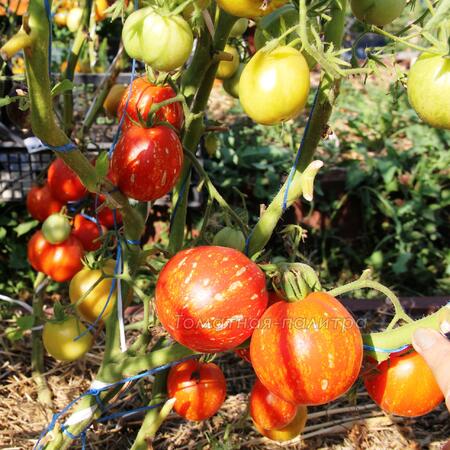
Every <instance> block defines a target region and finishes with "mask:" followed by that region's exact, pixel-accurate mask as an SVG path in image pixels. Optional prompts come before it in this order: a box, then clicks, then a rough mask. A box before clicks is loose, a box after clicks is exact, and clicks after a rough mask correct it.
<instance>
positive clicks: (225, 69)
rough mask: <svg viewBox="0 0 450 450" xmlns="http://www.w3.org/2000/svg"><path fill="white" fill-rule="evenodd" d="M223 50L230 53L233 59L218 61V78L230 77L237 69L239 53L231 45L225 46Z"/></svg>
mask: <svg viewBox="0 0 450 450" xmlns="http://www.w3.org/2000/svg"><path fill="white" fill-rule="evenodd" d="M224 51H225V52H227V53H229V54H230V55H232V57H233V59H232V60H231V61H220V63H219V67H218V68H217V72H216V77H217V78H219V80H226V79H228V78H231V77H232V76H233V75H234V74H235V73H236V70H238V67H239V53H238V51H237V50H236V49H235V48H234V47H232V46H231V45H228V44H227V45H226V46H225V50H224Z"/></svg>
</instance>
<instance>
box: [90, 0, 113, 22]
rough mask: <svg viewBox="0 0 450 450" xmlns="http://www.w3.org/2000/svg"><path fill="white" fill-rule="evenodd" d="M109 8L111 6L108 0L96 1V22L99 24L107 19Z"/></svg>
mask: <svg viewBox="0 0 450 450" xmlns="http://www.w3.org/2000/svg"><path fill="white" fill-rule="evenodd" d="M108 8H109V4H108V2H107V0H95V2H94V9H95V20H96V21H97V22H101V21H102V20H105V19H106V16H107V13H106V10H107V9H108Z"/></svg>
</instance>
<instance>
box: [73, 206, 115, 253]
mask: <svg viewBox="0 0 450 450" xmlns="http://www.w3.org/2000/svg"><path fill="white" fill-rule="evenodd" d="M99 226H100V228H99ZM100 230H101V232H102V234H103V233H106V231H107V230H106V228H105V227H104V226H102V225H97V224H96V223H95V222H93V221H92V220H89V219H86V217H84V216H82V215H81V214H77V215H76V216H75V217H74V219H73V232H72V234H73V235H74V236H75V237H77V238H78V239H79V240H80V242H81V243H82V244H83V247H84V249H85V250H86V251H88V252H92V251H94V250H98V249H99V248H100V247H101V246H102V243H101V241H100V239H99V238H100Z"/></svg>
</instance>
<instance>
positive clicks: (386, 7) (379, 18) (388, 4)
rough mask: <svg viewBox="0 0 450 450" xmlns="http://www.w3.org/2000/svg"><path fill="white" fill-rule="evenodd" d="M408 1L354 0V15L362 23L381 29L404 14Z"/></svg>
mask: <svg viewBox="0 0 450 450" xmlns="http://www.w3.org/2000/svg"><path fill="white" fill-rule="evenodd" d="M405 6H406V0H352V1H351V7H352V11H353V14H354V15H355V16H356V17H357V18H358V19H359V20H361V21H362V22H366V23H368V24H370V25H378V26H379V27H381V26H383V25H387V24H388V23H391V22H392V21H393V20H395V19H396V18H397V17H399V16H400V14H401V13H402V12H403V10H404V9H405Z"/></svg>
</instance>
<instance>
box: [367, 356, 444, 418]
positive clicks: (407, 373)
mask: <svg viewBox="0 0 450 450" xmlns="http://www.w3.org/2000/svg"><path fill="white" fill-rule="evenodd" d="M363 378H364V385H365V386H366V389H367V392H368V393H369V395H370V397H371V398H372V399H373V400H374V402H375V403H377V404H378V405H379V406H380V408H381V409H383V410H384V411H386V412H388V413H390V414H396V415H398V416H403V417H418V416H423V415H424V414H428V413H429V412H430V411H432V410H433V409H434V408H436V406H438V405H439V403H441V402H442V400H443V399H444V396H443V395H442V392H441V390H440V389H439V386H438V384H437V383H436V380H435V379H434V376H433V373H432V372H431V369H430V368H429V367H428V365H427V363H426V362H425V360H424V359H423V358H422V356H420V355H419V354H418V353H417V352H414V351H413V352H411V353H407V354H403V355H391V356H390V358H389V359H388V360H386V361H383V362H382V363H380V364H379V365H378V366H376V367H374V369H373V370H372V371H370V372H368V373H367V374H366V375H364V377H363Z"/></svg>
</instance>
